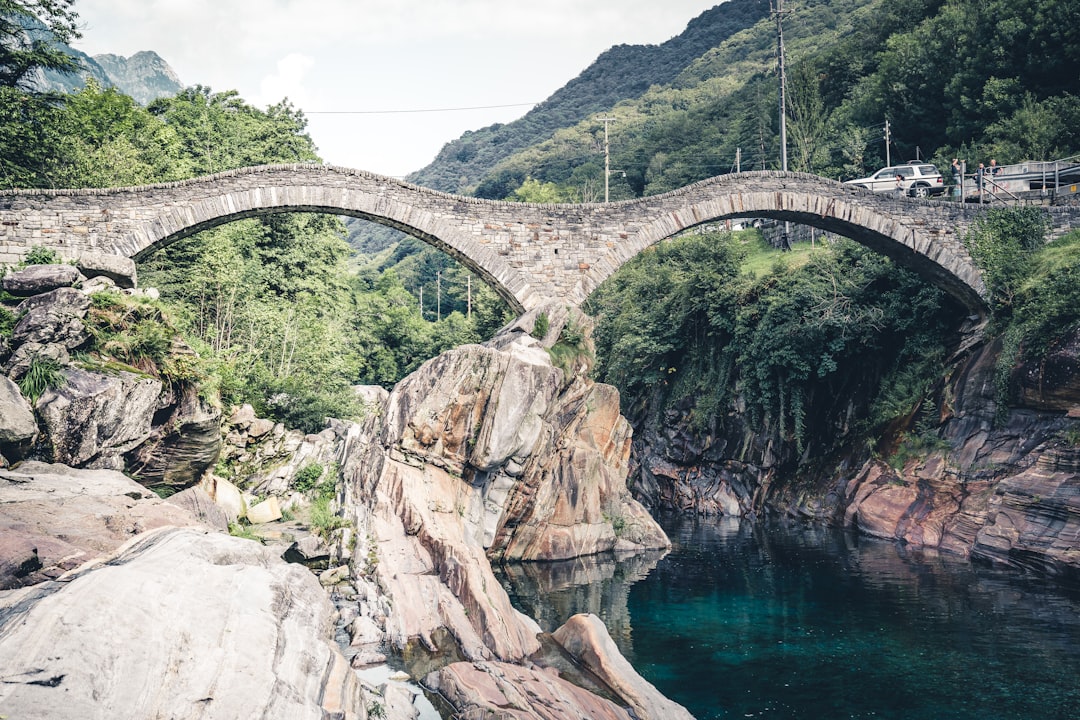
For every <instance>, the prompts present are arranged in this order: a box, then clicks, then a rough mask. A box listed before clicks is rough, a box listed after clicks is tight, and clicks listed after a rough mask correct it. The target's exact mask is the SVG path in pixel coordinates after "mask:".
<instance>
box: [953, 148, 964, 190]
mask: <svg viewBox="0 0 1080 720" xmlns="http://www.w3.org/2000/svg"><path fill="white" fill-rule="evenodd" d="M949 167H951V168H952V183H953V197H960V181H961V179H962V178H963V176H964V172H963V170H962V169H961V168H960V158H953V159H952V163H951V164H950V166H949Z"/></svg>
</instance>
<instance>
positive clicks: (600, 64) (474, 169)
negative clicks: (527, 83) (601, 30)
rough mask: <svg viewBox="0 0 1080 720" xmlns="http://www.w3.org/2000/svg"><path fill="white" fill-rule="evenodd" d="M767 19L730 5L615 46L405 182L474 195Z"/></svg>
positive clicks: (735, 1)
mask: <svg viewBox="0 0 1080 720" xmlns="http://www.w3.org/2000/svg"><path fill="white" fill-rule="evenodd" d="M768 14H769V3H768V2H766V1H765V0H727V2H723V3H721V4H718V5H716V6H715V7H713V8H711V9H709V10H706V11H705V12H703V13H702V14H701V15H699V16H697V17H696V18H694V19H693V20H691V21H690V22H689V23H688V24H687V26H686V30H684V31H683V32H682V33H680V34H679V35H677V36H675V37H673V38H671V39H670V40H668V41H667V42H664V43H662V44H660V45H616V46H615V47H613V48H611V49H609V50H606V51H605V52H603V53H601V54H600V56H599V57H598V58H597V59H596V61H595V62H593V64H592V65H590V66H589V67H587V68H586V69H585V70H584V71H583V72H582V73H581V74H580V75H578V76H577V77H576V78H574V79H573V80H571V81H570V82H568V83H567V84H566V85H565V86H563V87H562V88H561V89H559V90H557V91H556V92H555V93H554V94H553V95H552V96H551V97H549V98H548V99H547V100H545V101H544V102H542V103H540V104H539V105H537V106H536V107H534V108H533V109H532V110H530V111H529V112H528V113H526V114H525V116H524V117H522V118H520V119H519V120H515V121H513V122H510V123H505V124H502V123H500V124H496V125H491V126H488V127H486V128H481V129H480V130H475V131H470V132H466V133H465V134H464V135H462V136H461V137H460V138H458V139H456V140H452V141H451V142H449V143H447V144H446V145H445V146H444V147H443V149H442V151H440V152H439V154H438V156H436V158H435V160H434V161H432V162H431V164H429V165H428V166H427V167H425V168H423V169H421V170H418V171H417V172H415V173H413V174H411V175H410V176H409V177H408V179H409V181H411V182H414V183H417V184H418V185H424V186H426V187H430V188H433V189H436V190H442V191H445V192H454V193H464V194H470V192H471V190H472V189H474V188H475V187H476V185H477V183H479V182H480V180H481V179H482V178H483V177H484V175H485V174H486V173H487V172H488V171H490V170H491V169H492V168H493V167H494V166H495V165H496V164H498V162H499V161H501V160H503V159H505V158H507V157H509V156H510V155H512V154H514V153H515V152H517V151H518V150H520V149H522V148H524V147H527V146H529V145H533V144H535V143H537V142H540V141H542V140H544V139H546V138H548V137H550V136H551V135H552V134H553V133H554V132H555V131H556V130H558V129H560V128H564V127H568V126H572V125H575V124H577V123H579V122H581V121H582V120H584V119H586V118H587V117H589V115H591V114H593V113H599V112H603V111H605V110H607V109H609V108H611V107H612V106H613V105H615V104H616V103H618V102H619V101H620V100H626V99H628V98H636V97H639V96H641V95H642V94H644V93H645V92H646V91H648V89H649V88H650V87H652V86H653V85H663V84H668V83H671V82H672V81H674V80H675V79H676V78H677V77H678V76H679V74H680V73H681V72H682V71H683V70H685V69H686V67H687V66H688V65H690V64H691V63H692V62H693V61H694V60H696V59H698V58H700V57H701V56H702V55H704V54H705V53H706V52H708V51H709V50H710V49H712V48H714V47H716V46H717V45H719V44H720V43H721V42H722V41H723V40H725V39H726V38H728V37H730V36H732V35H734V34H735V33H737V32H739V31H741V30H745V29H746V28H748V27H750V26H752V25H754V24H755V23H757V22H758V21H759V20H761V19H762V18H763V17H766V16H768Z"/></svg>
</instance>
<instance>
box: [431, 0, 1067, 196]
mask: <svg viewBox="0 0 1080 720" xmlns="http://www.w3.org/2000/svg"><path fill="white" fill-rule="evenodd" d="M760 5H764V3H760V4H758V6H755V5H754V4H753V3H750V4H749V5H745V4H744V5H737V4H736V3H734V2H729V3H724V4H722V5H719V6H718V7H717V8H714V9H713V10H712V11H710V13H709V14H707V15H710V17H713V16H714V17H715V18H720V17H723V16H724V15H725V14H726V13H727V12H731V11H736V10H738V11H739V14H738V18H739V19H740V20H742V21H747V22H748V21H750V20H752V19H753V18H754V13H753V11H755V10H760V13H759V14H758V15H757V18H758V19H757V22H756V23H753V24H752V25H749V22H748V27H747V28H746V29H745V30H742V31H740V32H733V33H731V34H729V35H727V36H725V37H722V38H721V40H720V42H718V43H717V44H716V45H715V46H714V47H712V48H709V49H708V50H707V51H705V52H703V53H702V54H701V55H700V56H699V57H697V58H695V59H694V60H693V61H691V62H688V63H687V64H686V67H685V68H684V69H683V70H682V71H681V72H679V73H678V74H677V75H675V76H674V77H673V78H672V79H671V81H670V82H667V83H660V84H656V85H654V86H653V87H650V88H649V89H648V90H646V91H645V92H644V93H642V94H640V95H638V94H627V95H626V96H624V97H623V98H622V99H621V100H620V101H619V102H611V103H609V104H607V105H606V106H603V107H595V108H593V109H592V111H594V112H601V111H602V112H603V114H605V115H608V116H612V117H615V118H617V121H616V122H615V123H613V124H612V127H611V167H612V169H613V170H615V171H616V172H614V173H613V177H612V182H613V190H612V193H613V199H614V198H625V197H636V196H641V195H647V194H655V193H659V192H664V191H667V190H671V189H673V188H677V187H681V186H683V185H686V184H689V183H691V182H694V181H696V180H700V179H702V178H705V177H709V176H712V175H717V174H720V173H724V172H728V171H730V170H732V169H733V167H734V165H735V161H736V152H737V151H739V150H741V160H742V167H743V169H754V168H757V169H761V168H776V167H778V166H779V157H780V153H779V148H778V139H777V138H778V123H777V86H778V83H777V78H776V71H775V68H776V24H775V22H774V21H773V20H771V19H770V18H768V17H767V16H766V15H767V13H766V12H765V10H766V9H767V8H761V7H760ZM785 10H787V11H789V12H788V14H787V15H786V16H785V19H784V39H785V46H786V57H787V62H788V98H789V103H788V113H789V121H788V133H789V158H790V162H789V166H790V168H791V169H793V170H806V171H810V172H814V173H818V174H821V175H826V176H829V177H854V176H859V175H861V174H862V173H864V172H865V171H866V170H868V169H874V168H876V167H879V166H880V165H882V164H884V161H885V156H886V153H885V144H884V137H883V129H884V123H885V121H886V120H888V121H889V123H890V128H891V140H892V145H891V153H890V154H891V159H893V160H894V161H895V160H897V159H901V160H907V159H909V158H912V159H913V158H915V157H916V156H918V157H922V158H930V159H933V160H935V161H937V162H938V163H939V164H941V165H947V164H948V160H949V159H950V158H952V157H955V156H960V157H963V158H965V159H967V160H968V161H969V162H970V163H972V164H974V163H977V162H983V161H986V160H988V159H989V158H990V157H996V158H997V160H998V161H999V162H1000V163H1010V162H1017V161H1020V160H1025V159H1054V158H1062V157H1066V156H1068V155H1071V154H1072V153H1075V152H1076V151H1077V149H1078V148H1080V131H1078V127H1080V98H1078V92H1080V83H1078V81H1077V76H1076V72H1075V67H1077V61H1078V60H1080V57H1078V55H1080V36H1078V33H1080V29H1078V28H1080V3H1078V2H1076V0H1049V1H1048V2H1027V1H1021V2H1007V1H1005V0H988V1H987V2H969V1H960V0H949V1H946V0H905V1H903V2H900V1H898V0H801V1H800V2H788V3H786V4H785ZM704 17H705V16H702V18H704ZM738 24H739V23H738V22H734V21H733V22H732V23H731V24H730V25H729V26H728V29H729V30H733V29H735V28H736V27H738ZM692 25H693V24H692ZM636 68H637V66H636V65H632V66H621V67H620V69H619V71H620V72H625V73H626V74H627V75H628V76H632V75H633V73H634V72H635V70H636ZM588 74H589V73H588V71H587V73H586V74H584V75H583V77H585V76H586V75H588ZM575 82H577V81H575ZM569 88H570V86H569V85H568V86H567V89H569ZM560 92H562V91H560ZM559 97H560V94H556V95H555V96H553V97H552V98H551V99H549V101H548V102H547V103H545V112H546V113H547V116H548V117H557V116H558V115H559V114H560V110H559V107H558V103H557V102H556V101H557V99H558V98H559ZM567 115H568V117H572V113H567ZM526 117H528V116H526ZM523 120H524V119H523ZM515 127H516V126H515V124H514V123H511V124H508V125H506V126H503V127H501V128H499V130H498V132H499V133H500V134H499V137H500V146H501V147H515V148H520V146H521V145H522V144H524V143H526V142H531V143H532V144H531V145H530V146H529V147H524V148H520V149H517V150H516V152H515V153H514V154H512V155H509V156H508V157H506V158H505V159H503V160H500V161H499V162H498V163H497V164H496V165H494V166H493V167H490V168H489V169H488V170H487V172H486V173H485V174H484V176H483V177H482V178H481V179H480V180H479V182H476V181H475V180H474V179H473V178H471V177H470V179H469V183H470V184H472V183H474V182H475V183H476V191H475V193H476V194H477V195H479V196H481V197H488V198H505V197H510V196H511V195H512V194H513V193H514V192H515V191H516V190H518V189H519V188H520V187H521V186H522V184H523V183H524V182H525V180H526V179H527V178H532V179H534V180H537V181H540V182H544V183H553V184H554V185H555V186H556V188H555V189H556V190H557V191H558V192H557V194H558V195H559V196H560V197H562V198H565V199H567V200H586V201H589V200H596V199H597V198H598V195H597V188H602V187H603V156H602V153H601V152H599V144H598V141H599V140H600V139H601V137H602V131H603V129H602V124H599V123H597V122H596V121H595V119H593V118H592V117H586V118H582V119H581V120H580V121H574V122H570V123H567V124H566V125H565V126H564V127H563V128H561V129H558V130H554V131H553V130H550V129H549V130H546V132H547V134H548V136H547V137H546V138H545V139H543V140H542V141H539V142H536V141H534V140H533V137H534V134H533V133H531V132H525V131H524V129H523V130H522V134H521V135H520V136H519V135H517V134H515V132H514V129H515ZM523 127H524V126H523ZM476 136H477V134H475V133H474V134H471V135H468V136H466V137H463V138H461V139H460V140H459V141H457V142H455V143H453V144H451V145H450V146H448V147H447V149H446V150H445V151H444V153H443V154H441V155H440V158H439V159H438V160H437V161H436V162H435V163H433V165H432V166H430V167H429V168H426V169H425V170H424V171H423V174H418V175H417V176H416V177H417V179H419V180H421V181H423V180H424V179H425V178H437V177H442V175H441V174H440V173H442V172H443V171H442V170H441V169H440V168H446V170H447V172H448V173H449V172H454V171H456V170H452V169H456V168H458V167H459V166H458V164H457V163H458V160H457V159H456V157H455V156H454V152H456V151H460V152H462V153H463V154H464V155H466V156H468V155H469V152H465V150H466V148H468V147H470V146H472V145H473V144H474V143H475V140H476V139H477V137H476ZM470 152H471V151H470ZM473 168H474V169H475V168H476V166H475V164H474V166H473Z"/></svg>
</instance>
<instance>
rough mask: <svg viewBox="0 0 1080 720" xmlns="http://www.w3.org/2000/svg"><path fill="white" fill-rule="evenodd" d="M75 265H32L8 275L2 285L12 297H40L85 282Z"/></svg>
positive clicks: (1, 281)
mask: <svg viewBox="0 0 1080 720" xmlns="http://www.w3.org/2000/svg"><path fill="white" fill-rule="evenodd" d="M85 279H86V278H84V277H83V275H82V273H80V272H79V270H78V268H76V267H75V266H74V265H62V264H57V265H30V266H29V267H26V268H23V269H22V270H16V271H15V272H12V273H8V274H7V275H5V276H4V277H3V280H0V285H2V286H3V288H4V290H7V291H8V292H9V293H11V294H12V295H15V296H18V297H29V296H30V295H40V294H41V293H46V292H49V291H50V290H55V289H56V288H61V287H71V286H72V285H74V284H76V283H78V282H80V281H82V280H85Z"/></svg>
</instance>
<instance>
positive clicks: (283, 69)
mask: <svg viewBox="0 0 1080 720" xmlns="http://www.w3.org/2000/svg"><path fill="white" fill-rule="evenodd" d="M313 67H315V59H314V58H311V57H308V56H307V55H303V54H301V53H289V54H288V55H286V56H285V57H283V58H281V59H280V60H278V62H277V72H276V73H274V74H272V75H267V76H265V77H264V78H263V79H262V81H261V82H260V83H259V94H258V95H255V96H253V97H250V98H246V99H247V100H248V102H250V103H251V104H252V105H255V106H256V107H265V106H267V105H273V104H274V103H277V102H280V101H281V99H282V98H286V97H287V98H289V100H290V101H292V104H293V105H296V106H297V107H310V101H311V98H310V97H309V95H308V91H307V89H306V88H305V87H304V76H305V75H307V72H308V70H310V69H311V68H313Z"/></svg>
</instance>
